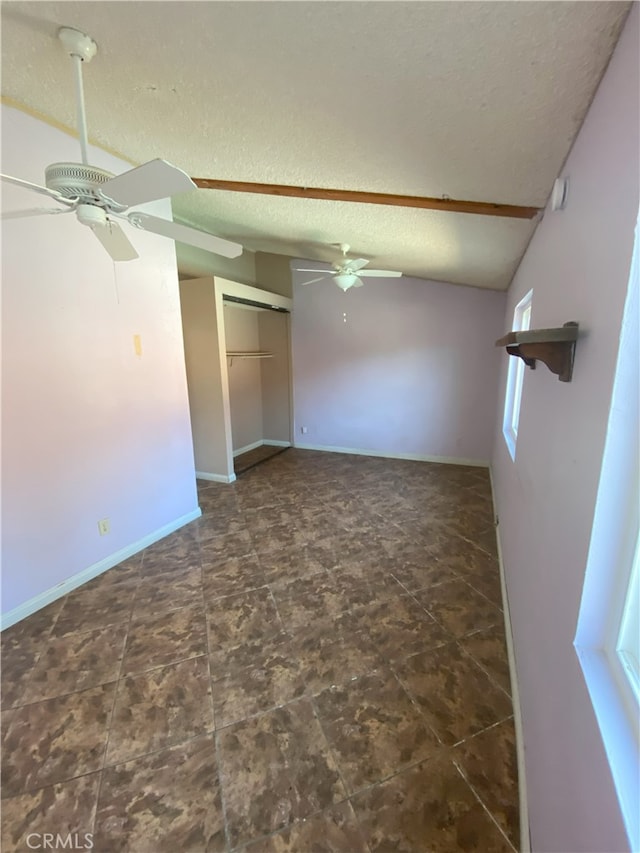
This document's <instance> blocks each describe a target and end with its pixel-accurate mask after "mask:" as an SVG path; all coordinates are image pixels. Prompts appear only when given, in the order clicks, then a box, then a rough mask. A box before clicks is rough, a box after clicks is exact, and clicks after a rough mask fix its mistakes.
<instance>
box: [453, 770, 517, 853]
mask: <svg viewBox="0 0 640 853" xmlns="http://www.w3.org/2000/svg"><path fill="white" fill-rule="evenodd" d="M452 762H453V765H454V767H455V768H456V770H457V771H458V773H459V774H460V776H461V777H462V778H463V779H464V782H465V784H466V785H467V786H468V787H469V788H470V789H471V792H472V793H473V795H474V797H475V798H476V800H477V801H478V802H479V803H480V805H481V806H482V808H483V809H484V810H485V812H486V813H487V815H488V816H489V818H490V819H491V821H492V822H493V823H494V824H495V826H496V827H497V829H498V830H499V832H500V834H501V835H502V836H503V837H504V838H505V840H506V842H507V844H508V845H509V847H510V848H511V850H513V853H517V850H516V848H515V847H514V845H513V843H512V841H511V839H510V838H509V836H508V835H507V833H506V832H505V831H504V829H503V828H502V827H501V826H500V824H499V823H498V821H497V820H496V818H495V816H494V814H493V812H491V810H490V809H489V808H488V807H487V806H486V805H485V803H484V801H483V799H482V797H481V796H480V794H479V793H478V792H477V791H476V789H475V787H474V786H473V785H472V784H471V782H470V781H469V779H467V777H466V776H465V774H464V772H463V770H462V768H461V767H460V765H459V764H458V762H457V761H456V760H455V759H454V758H452Z"/></svg>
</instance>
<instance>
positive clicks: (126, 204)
mask: <svg viewBox="0 0 640 853" xmlns="http://www.w3.org/2000/svg"><path fill="white" fill-rule="evenodd" d="M58 38H59V39H60V41H61V42H62V44H63V46H64V48H65V49H66V51H67V52H68V53H69V55H70V56H71V58H72V60H73V65H74V71H75V84H76V100H77V116H78V134H79V136H80V150H81V156H82V163H53V164H51V165H50V166H47V168H46V169H45V184H46V186H39V185H38V184H33V183H30V182H29V181H24V180H22V179H21V178H15V177H12V176H11V175H4V174H0V178H1V179H2V180H3V181H6V182H7V183H9V184H13V185H15V186H18V187H23V188H24V189H27V190H30V191H32V192H34V193H40V194H41V195H45V196H48V197H49V198H51V199H53V200H54V201H56V202H57V203H58V204H59V205H61V207H57V208H56V207H49V208H47V207H44V208H34V209H31V210H18V211H13V212H7V213H4V214H3V218H4V219H15V218H19V217H23V216H39V215H42V214H58V213H71V212H75V214H76V217H77V218H78V221H79V222H81V223H82V224H83V225H87V226H88V227H89V228H90V229H91V230H92V231H93V233H94V234H95V235H96V237H97V238H98V240H99V241H100V242H101V243H102V245H103V246H104V248H105V249H106V250H107V252H108V253H109V255H110V256H111V257H112V258H113V260H114V261H130V260H134V259H135V258H137V257H138V253H137V252H136V250H135V248H134V247H133V245H132V243H131V242H130V241H129V238H128V237H127V236H126V234H125V233H124V231H123V230H122V228H120V226H119V225H118V222H117V220H118V219H120V220H123V221H125V222H128V223H129V224H130V225H133V226H134V227H136V228H141V229H142V230H143V231H151V232H153V233H154V234H160V235H161V236H163V237H169V238H170V239H172V240H177V241H179V242H181V243H187V244H189V245H191V246H196V247H198V248H200V249H205V250H207V251H209V252H214V253H215V254H217V255H223V256H224V257H226V258H237V257H238V255H240V254H242V246H241V245H240V244H239V243H233V242H231V241H229V240H223V239H222V238H221V237H215V236H213V235H212V234H207V233H205V232H204V231H199V230H197V229H195V228H191V227H189V226H187V225H182V224H181V223H178V222H172V221H170V220H167V219H161V218H160V217H158V216H151V215H150V214H148V213H143V212H142V211H129V212H127V211H128V210H129V208H130V207H131V206H132V205H138V204H145V203H147V202H150V201H157V200H158V199H162V198H169V197H170V196H172V195H175V194H177V193H182V192H188V191H189V190H195V189H197V186H196V184H194V182H193V181H192V180H191V178H190V177H189V176H188V175H187V173H186V172H183V171H182V169H178V168H177V167H176V166H172V165H171V163H168V162H167V161H166V160H151V161H149V162H148V163H144V164H143V165H142V166H138V167H136V168H134V169H130V170H129V171H127V172H124V173H123V174H122V175H116V176H114V175H112V174H111V173H110V172H107V171H106V170H105V169H99V168H97V167H95V166H91V165H89V160H88V157H87V124H86V116H85V106H84V93H83V87H82V63H83V62H90V61H91V60H92V59H93V57H94V56H95V55H96V52H97V50H98V47H97V45H96V43H95V42H94V41H93V39H91V38H90V37H89V36H87V35H85V33H82V32H80V31H79V30H76V29H72V28H71V27H62V28H61V29H60V30H59V31H58Z"/></svg>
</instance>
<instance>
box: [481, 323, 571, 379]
mask: <svg viewBox="0 0 640 853" xmlns="http://www.w3.org/2000/svg"><path fill="white" fill-rule="evenodd" d="M577 340H578V324H577V323H574V322H569V323H565V324H564V326H561V327H559V328H557V329H528V330H527V331H522V332H509V334H507V335H505V336H504V337H503V338H499V339H498V340H497V341H496V346H497V347H506V349H507V352H508V353H509V355H517V356H518V358H521V359H522V360H523V361H524V363H525V364H526V365H527V366H528V367H531V368H532V369H535V366H536V361H542V362H544V363H545V364H546V365H547V367H548V368H549V370H550V371H551V372H552V373H555V374H556V375H557V377H558V379H559V380H560V382H571V376H572V374H573V358H574V354H575V349H576V341H577Z"/></svg>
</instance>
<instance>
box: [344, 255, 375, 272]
mask: <svg viewBox="0 0 640 853" xmlns="http://www.w3.org/2000/svg"><path fill="white" fill-rule="evenodd" d="M368 263H369V261H367V260H365V259H364V258H356V259H355V260H353V261H347V263H346V264H345V267H346V268H348V269H349V270H350V271H351V272H357V271H358V270H361V269H362V267H366V265H367V264H368Z"/></svg>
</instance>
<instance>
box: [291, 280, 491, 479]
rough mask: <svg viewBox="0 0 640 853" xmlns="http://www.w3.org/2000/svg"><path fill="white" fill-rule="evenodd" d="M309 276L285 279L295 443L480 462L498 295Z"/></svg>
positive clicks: (485, 452)
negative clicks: (346, 284) (352, 285)
mask: <svg viewBox="0 0 640 853" xmlns="http://www.w3.org/2000/svg"><path fill="white" fill-rule="evenodd" d="M309 277H310V275H309V274H306V273H298V272H295V271H294V272H293V281H294V314H293V324H292V349H293V375H294V406H295V442H296V445H297V446H304V445H305V444H308V445H311V446H318V447H327V448H331V447H342V448H352V449H358V450H362V451H372V452H374V453H382V454H385V453H386V454H399V455H402V454H406V455H413V456H427V457H439V458H448V459H457V460H471V461H475V462H478V463H483V462H484V463H488V461H489V459H490V456H491V447H492V443H493V427H494V417H495V408H496V400H497V390H498V389H497V383H498V372H499V368H500V363H501V362H500V359H501V354H500V352H499V351H498V350H497V349H496V348H495V346H494V342H495V340H496V338H498V337H499V336H500V335H501V333H502V318H503V315H504V304H505V294H504V293H498V292H495V291H487V290H480V289H477V288H472V287H458V286H453V285H450V284H442V283H439V282H433V281H423V280H420V279H414V278H408V277H402V278H399V279H382V278H372V279H367V280H365V285H364V287H361V288H357V289H351V290H348V291H347V292H346V293H343V292H342V291H341V290H340V288H339V287H337V285H336V284H334V283H333V282H332V281H330V280H327V281H321V282H317V283H315V284H311V285H309V286H306V287H304V286H302V284H301V282H303V281H305V280H306V279H308V278H309ZM311 277H313V274H311ZM345 315H346V316H345ZM303 426H306V427H307V429H308V432H307V433H306V434H305V435H301V428H302V427H303Z"/></svg>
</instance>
